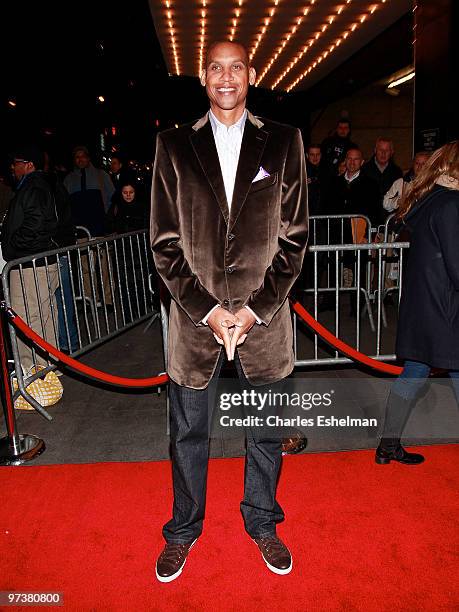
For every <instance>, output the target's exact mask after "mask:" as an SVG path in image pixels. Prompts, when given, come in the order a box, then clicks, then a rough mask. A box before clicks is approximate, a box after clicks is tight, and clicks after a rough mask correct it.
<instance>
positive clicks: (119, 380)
mask: <svg viewBox="0 0 459 612" xmlns="http://www.w3.org/2000/svg"><path fill="white" fill-rule="evenodd" d="M6 314H7V316H8V317H9V320H10V322H11V323H13V325H14V326H15V327H17V329H19V330H20V331H21V332H22V333H23V334H24V335H25V336H27V338H29V339H30V340H32V341H33V342H34V343H35V344H37V345H38V346H40V347H41V348H42V349H43V350H45V351H46V352H47V353H49V354H50V355H52V356H53V357H55V358H56V359H59V361H61V362H62V363H63V364H65V365H66V366H68V367H69V368H72V370H76V371H77V372H80V373H81V374H84V375H85V376H89V377H91V378H95V379H96V380H99V381H101V382H105V383H109V384H111V385H117V386H119V387H136V388H146V387H158V386H160V385H164V384H165V383H167V382H168V381H169V377H168V375H167V374H160V375H159V376H151V377H150V378H126V377H124V376H115V375H114V374H108V373H107V372H102V371H101V370H96V369H95V368H92V367H90V366H88V365H85V364H84V363H80V362H79V361H77V360H76V359H73V358H72V357H69V356H68V355H65V353H61V351H60V350H59V349H57V348H56V347H55V346H53V345H52V344H49V342H46V340H44V339H43V338H42V337H41V336H39V335H38V334H37V333H35V332H34V331H33V329H31V328H30V327H29V326H28V325H27V324H26V322H25V321H24V320H23V319H21V317H20V316H19V315H17V314H16V313H15V312H14V311H13V310H12V309H11V308H7V310H6Z"/></svg>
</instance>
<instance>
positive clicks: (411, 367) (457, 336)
mask: <svg viewBox="0 0 459 612" xmlns="http://www.w3.org/2000/svg"><path fill="white" fill-rule="evenodd" d="M398 217H399V218H400V219H401V220H402V221H403V222H404V223H405V224H406V227H407V229H408V231H409V233H410V249H409V257H408V264H407V269H406V274H405V278H404V284H403V291H402V296H401V302H400V315H399V324H398V329H397V342H396V353H397V356H398V357H399V358H400V359H403V360H404V368H403V372H402V374H401V375H400V377H399V378H398V379H397V380H396V381H395V383H394V385H393V387H392V389H391V392H390V395H389V400H388V404H387V410H386V422H385V426H384V433H383V436H382V438H381V442H380V444H379V446H378V448H377V450H376V463H379V464H387V463H390V462H391V461H398V462H400V463H405V464H411V465H414V464H418V463H422V461H424V457H423V456H422V455H419V454H416V453H408V452H406V450H405V449H404V448H403V447H402V446H401V444H400V438H401V435H402V432H403V427H404V425H405V423H406V421H407V420H408V417H409V414H410V410H411V407H412V405H413V403H414V400H415V398H416V396H417V394H418V393H419V391H420V390H421V388H422V387H423V385H424V383H425V382H426V379H427V378H428V376H429V374H430V370H431V368H441V369H445V370H449V374H450V376H451V378H452V381H453V386H454V390H455V393H456V397H457V398H458V401H459V248H458V240H459V141H455V142H452V143H449V144H447V145H444V146H443V147H441V148H440V149H438V150H437V151H435V153H433V155H432V156H431V158H430V159H429V161H428V162H427V163H426V164H425V166H424V168H423V169H422V171H421V173H420V174H419V176H418V177H416V179H415V181H414V182H413V187H412V189H411V190H410V192H409V193H408V194H407V196H406V198H405V200H404V201H403V202H402V203H401V206H400V208H399V213H398Z"/></svg>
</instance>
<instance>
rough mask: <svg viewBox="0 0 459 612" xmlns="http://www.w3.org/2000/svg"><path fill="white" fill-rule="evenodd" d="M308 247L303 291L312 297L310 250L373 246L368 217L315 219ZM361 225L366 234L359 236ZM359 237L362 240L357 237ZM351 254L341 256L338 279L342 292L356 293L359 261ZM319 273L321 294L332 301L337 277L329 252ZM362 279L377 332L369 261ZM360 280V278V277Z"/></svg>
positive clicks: (361, 272)
mask: <svg viewBox="0 0 459 612" xmlns="http://www.w3.org/2000/svg"><path fill="white" fill-rule="evenodd" d="M309 222H310V225H309V229H310V231H309V245H308V250H307V252H306V255H305V260H304V264H303V270H305V271H306V273H305V274H303V275H302V282H303V287H302V290H303V291H304V292H305V293H313V292H314V288H313V278H314V274H313V267H314V264H313V257H312V250H311V248H312V247H314V246H319V245H320V246H326V245H328V246H330V245H342V244H346V243H350V242H351V241H353V242H354V243H356V242H358V241H362V242H366V243H368V244H369V243H370V242H371V241H372V236H373V228H372V227H371V222H370V219H369V218H368V217H367V216H366V215H361V214H348V215H314V216H311V217H310V219H309ZM359 222H363V223H364V224H365V228H364V231H360V232H359V226H358V224H359ZM359 233H360V236H358V234H359ZM350 255H351V254H350V253H349V254H348V255H347V256H342V257H341V258H340V260H339V279H340V283H339V286H340V290H343V291H355V280H356V275H357V261H356V260H354V261H350V260H351V257H350ZM317 272H318V277H319V278H318V292H319V293H321V294H323V300H327V298H328V299H329V300H330V299H332V298H331V294H333V293H334V292H335V288H334V275H335V262H334V261H333V262H331V258H330V256H329V254H328V253H327V252H323V253H322V254H321V255H319V256H318V262H317ZM359 275H362V276H364V282H363V283H362V282H361V284H360V290H361V292H362V295H363V297H364V300H365V309H364V311H365V312H366V313H367V314H368V318H369V321H370V326H371V328H372V330H373V331H375V325H374V320H373V314H372V310H371V307H370V302H371V301H372V300H373V295H372V286H371V284H372V262H371V260H370V259H369V258H368V259H367V261H365V262H362V266H361V269H359ZM359 278H360V276H359Z"/></svg>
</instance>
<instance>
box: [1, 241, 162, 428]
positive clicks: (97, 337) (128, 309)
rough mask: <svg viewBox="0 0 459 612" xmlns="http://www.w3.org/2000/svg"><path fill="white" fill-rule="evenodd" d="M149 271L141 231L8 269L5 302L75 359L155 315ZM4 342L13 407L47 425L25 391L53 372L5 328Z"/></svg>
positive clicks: (20, 262)
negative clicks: (30, 411) (28, 409)
mask: <svg viewBox="0 0 459 612" xmlns="http://www.w3.org/2000/svg"><path fill="white" fill-rule="evenodd" d="M152 269H153V262H152V255H151V249H150V246H149V241H148V232H147V231H146V230H144V231H137V232H129V233H126V234H121V235H117V236H112V237H107V238H101V239H96V240H94V239H91V240H86V241H84V242H81V243H79V244H77V245H74V246H69V247H65V248H60V249H55V250H53V251H48V252H45V253H40V254H38V255H36V256H34V257H22V258H21V259H17V260H14V261H10V262H8V263H7V265H6V266H5V268H4V269H3V272H2V286H3V298H4V301H5V304H6V306H7V307H11V308H12V309H13V310H14V311H16V312H17V314H19V315H20V316H21V317H22V318H23V319H24V320H25V322H26V323H27V325H28V326H29V327H31V328H32V329H33V330H34V331H36V332H37V333H38V334H39V335H40V336H42V337H43V338H44V339H45V340H46V341H48V342H49V343H50V344H52V345H54V346H57V347H58V348H59V349H60V350H64V351H66V352H68V353H70V354H71V355H72V356H73V357H77V356H79V355H82V354H83V353H85V352H86V351H88V350H90V349H92V348H94V347H96V346H98V345H100V344H102V343H103V342H106V341H107V340H109V339H111V338H113V337H115V336H117V335H118V334H120V333H121V332H123V331H125V330H126V329H129V328H130V327H132V326H134V325H136V324H137V323H139V322H141V321H143V320H146V319H148V318H151V317H152V316H154V315H155V314H156V311H155V307H154V303H153V295H152V293H151V292H150V290H149V274H150V272H151V271H152ZM9 336H10V339H11V351H12V357H13V362H14V372H12V373H11V377H10V378H11V384H12V383H13V378H15V379H16V380H17V387H18V388H17V390H16V391H14V393H13V400H16V399H17V398H18V397H19V396H22V397H23V398H24V399H25V400H26V401H27V402H28V403H29V404H31V405H32V406H33V407H34V408H35V409H36V410H37V411H38V412H40V413H41V414H42V415H43V416H45V417H46V418H48V419H50V420H51V417H50V415H49V414H48V412H47V411H46V410H45V409H44V408H43V407H42V406H41V405H40V404H39V402H38V401H37V400H36V399H35V398H34V397H32V396H31V395H30V393H28V392H27V387H28V386H29V385H30V383H32V382H33V381H34V380H36V379H37V378H41V377H43V376H44V375H46V373H47V372H49V371H50V370H54V369H56V367H57V366H56V364H55V363H53V362H52V361H50V360H49V358H48V356H47V355H46V354H41V353H40V352H39V351H37V349H35V348H34V347H33V346H32V345H30V343H28V342H27V341H25V340H23V339H22V338H18V336H17V334H16V331H15V329H14V327H13V325H12V324H11V323H9ZM38 367H41V368H42V369H40V370H37V368H38ZM12 389H13V387H12Z"/></svg>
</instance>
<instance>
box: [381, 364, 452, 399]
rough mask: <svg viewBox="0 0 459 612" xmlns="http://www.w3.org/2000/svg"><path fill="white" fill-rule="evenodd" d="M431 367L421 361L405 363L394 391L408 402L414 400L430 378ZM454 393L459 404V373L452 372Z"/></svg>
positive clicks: (393, 388) (450, 373)
mask: <svg viewBox="0 0 459 612" xmlns="http://www.w3.org/2000/svg"><path fill="white" fill-rule="evenodd" d="M430 370H431V367H430V366H429V365H427V364H426V363H421V362H420V361H405V363H404V364H403V372H402V373H401V374H400V376H399V377H398V378H397V380H396V381H395V382H394V384H393V385H392V391H393V392H394V393H396V394H397V395H399V396H400V397H402V398H403V399H407V400H414V399H415V397H416V396H417V395H418V393H419V392H420V391H421V389H422V387H423V386H424V384H425V382H426V380H427V379H428V377H429V374H430ZM449 375H450V377H451V379H452V382H453V387H454V392H455V394H456V398H457V400H458V402H459V371H457V370H450V372H449Z"/></svg>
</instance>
